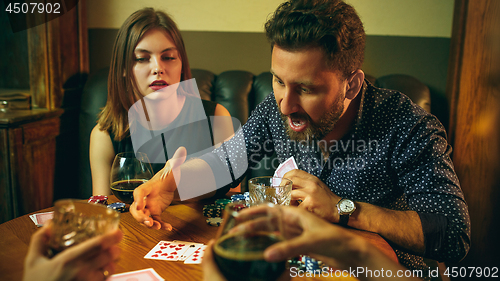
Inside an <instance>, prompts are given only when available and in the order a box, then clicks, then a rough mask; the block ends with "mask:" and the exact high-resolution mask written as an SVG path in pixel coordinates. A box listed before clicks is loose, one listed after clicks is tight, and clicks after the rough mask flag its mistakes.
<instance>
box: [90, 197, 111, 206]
mask: <svg viewBox="0 0 500 281" xmlns="http://www.w3.org/2000/svg"><path fill="white" fill-rule="evenodd" d="M88 202H89V203H94V204H103V205H107V204H108V196H106V195H94V196H90V198H89V201H88Z"/></svg>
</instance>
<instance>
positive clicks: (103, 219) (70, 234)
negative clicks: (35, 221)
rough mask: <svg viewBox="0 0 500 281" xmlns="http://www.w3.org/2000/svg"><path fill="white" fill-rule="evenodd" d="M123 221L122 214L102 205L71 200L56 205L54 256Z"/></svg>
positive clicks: (58, 202)
mask: <svg viewBox="0 0 500 281" xmlns="http://www.w3.org/2000/svg"><path fill="white" fill-rule="evenodd" d="M119 223H120V213H118V212H116V211H114V210H111V209H109V208H106V207H105V206H104V205H101V204H90V203H87V202H82V201H74V200H70V199H65V200H59V201H57V202H56V203H55V204H54V218H53V219H52V234H51V236H50V241H49V247H50V251H51V253H50V255H51V256H54V255H56V254H58V253H60V252H61V251H63V250H65V249H67V248H69V247H71V246H74V245H77V244H79V243H81V242H83V241H85V240H87V239H90V238H92V237H95V236H98V235H101V234H104V233H107V232H109V231H113V230H115V229H117V228H118V225H119Z"/></svg>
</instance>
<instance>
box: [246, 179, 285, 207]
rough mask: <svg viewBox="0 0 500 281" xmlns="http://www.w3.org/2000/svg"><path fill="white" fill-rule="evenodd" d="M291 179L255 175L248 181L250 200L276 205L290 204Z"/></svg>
mask: <svg viewBox="0 0 500 281" xmlns="http://www.w3.org/2000/svg"><path fill="white" fill-rule="evenodd" d="M292 184H293V183H292V181H291V180H289V179H287V178H280V177H256V178H252V179H250V180H249V181H248V191H249V194H250V201H251V202H253V203H263V202H270V203H273V204H276V205H290V200H291V198H292Z"/></svg>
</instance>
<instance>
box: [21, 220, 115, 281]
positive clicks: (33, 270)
mask: <svg viewBox="0 0 500 281" xmlns="http://www.w3.org/2000/svg"><path fill="white" fill-rule="evenodd" d="M51 229H52V228H51V223H49V224H47V225H45V226H44V227H43V228H41V229H39V230H38V231H37V232H35V233H34V234H33V236H32V237H31V242H30V246H29V249H28V254H27V255H26V259H25V261H24V276H23V280H25V281H28V280H61V281H64V280H103V279H106V278H107V277H108V276H110V275H111V274H113V273H114V272H115V266H114V263H115V262H116V260H117V259H118V257H119V255H120V248H119V247H118V243H119V242H120V241H121V239H122V237H123V233H122V232H121V231H120V230H119V229H117V230H115V231H112V232H109V233H106V234H103V235H99V236H97V237H93V238H91V239H89V240H87V241H85V242H82V243H80V244H78V245H75V246H73V247H70V248H68V249H66V250H64V251H62V252H61V253H59V254H57V255H56V256H54V257H53V258H50V259H49V258H48V257H47V256H46V253H47V249H48V242H49V239H50V235H51Z"/></svg>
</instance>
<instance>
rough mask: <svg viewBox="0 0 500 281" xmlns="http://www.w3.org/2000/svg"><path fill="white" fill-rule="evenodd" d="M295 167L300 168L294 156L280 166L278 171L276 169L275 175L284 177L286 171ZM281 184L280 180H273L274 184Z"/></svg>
mask: <svg viewBox="0 0 500 281" xmlns="http://www.w3.org/2000/svg"><path fill="white" fill-rule="evenodd" d="M294 169H298V166H297V163H296V162H295V158H294V157H293V156H292V157H290V158H288V159H286V161H285V162H283V163H281V164H280V165H279V166H278V168H277V169H276V171H274V177H278V178H282V177H283V176H284V175H285V174H286V173H288V172H289V171H291V170H294ZM279 184H280V183H279V182H273V185H279Z"/></svg>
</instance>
